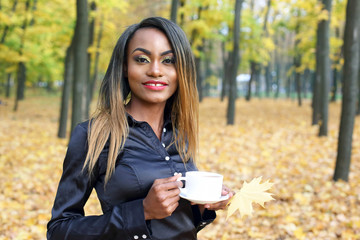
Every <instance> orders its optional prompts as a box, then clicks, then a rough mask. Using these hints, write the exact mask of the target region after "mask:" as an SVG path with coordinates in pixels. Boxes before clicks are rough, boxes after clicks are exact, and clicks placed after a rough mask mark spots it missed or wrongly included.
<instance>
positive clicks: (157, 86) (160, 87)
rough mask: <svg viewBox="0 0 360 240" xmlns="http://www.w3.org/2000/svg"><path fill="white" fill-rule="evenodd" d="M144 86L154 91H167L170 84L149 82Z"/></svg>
mask: <svg viewBox="0 0 360 240" xmlns="http://www.w3.org/2000/svg"><path fill="white" fill-rule="evenodd" d="M143 84H144V87H146V88H147V89H150V90H153V91H160V90H163V89H165V88H166V87H167V86H168V84H167V83H166V82H158V81H147V82H145V83H143Z"/></svg>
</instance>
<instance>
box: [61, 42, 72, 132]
mask: <svg viewBox="0 0 360 240" xmlns="http://www.w3.org/2000/svg"><path fill="white" fill-rule="evenodd" d="M73 45H74V39H73V40H72V41H71V44H70V46H69V47H68V49H67V50H66V56H65V63H64V85H63V90H62V96H61V109H60V119H59V131H58V137H59V138H66V128H67V119H68V112H69V100H70V95H71V85H72V82H73V76H74V46H73Z"/></svg>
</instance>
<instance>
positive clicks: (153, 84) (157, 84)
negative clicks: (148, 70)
mask: <svg viewBox="0 0 360 240" xmlns="http://www.w3.org/2000/svg"><path fill="white" fill-rule="evenodd" d="M145 85H146V86H152V87H161V86H166V84H163V83H145Z"/></svg>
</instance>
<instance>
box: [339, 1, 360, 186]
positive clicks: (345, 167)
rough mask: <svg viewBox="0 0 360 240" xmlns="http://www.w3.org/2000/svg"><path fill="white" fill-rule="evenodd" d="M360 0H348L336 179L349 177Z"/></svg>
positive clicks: (355, 89)
mask: <svg viewBox="0 0 360 240" xmlns="http://www.w3.org/2000/svg"><path fill="white" fill-rule="evenodd" d="M359 12H360V1H358V0H348V3H347V7H346V23H345V34H344V72H343V88H342V92H343V94H342V96H343V99H342V105H341V120H340V132H339V140H338V153H337V158H336V166H335V172H334V177H333V179H334V180H335V181H337V180H339V179H342V180H344V181H348V177H349V170H350V160H351V149H352V135H353V130H354V122H355V111H356V98H357V94H358V86H357V81H358V74H359V41H360V39H359V27H360V26H359V25H360V15H359Z"/></svg>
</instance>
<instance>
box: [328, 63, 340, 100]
mask: <svg viewBox="0 0 360 240" xmlns="http://www.w3.org/2000/svg"><path fill="white" fill-rule="evenodd" d="M338 75H339V71H338V70H337V68H336V67H334V69H333V76H332V79H333V82H332V87H331V99H330V101H331V102H335V101H336V93H337V90H338V88H337V85H338Z"/></svg>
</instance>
